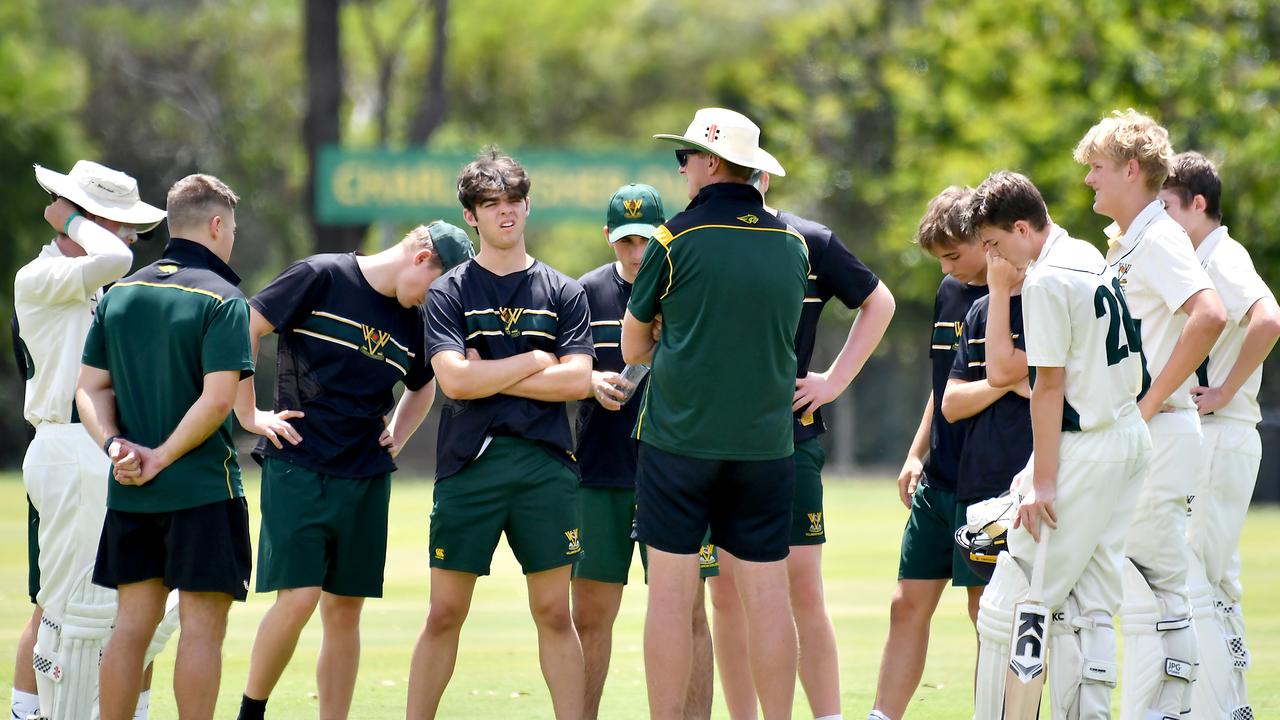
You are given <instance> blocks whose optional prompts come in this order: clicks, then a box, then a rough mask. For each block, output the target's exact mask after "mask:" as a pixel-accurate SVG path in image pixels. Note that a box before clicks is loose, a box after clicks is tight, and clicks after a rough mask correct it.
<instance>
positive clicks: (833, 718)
mask: <svg viewBox="0 0 1280 720" xmlns="http://www.w3.org/2000/svg"><path fill="white" fill-rule="evenodd" d="M814 720H844V715H841V714H840V713H836V714H835V715H823V716H822V717H820V718H814Z"/></svg>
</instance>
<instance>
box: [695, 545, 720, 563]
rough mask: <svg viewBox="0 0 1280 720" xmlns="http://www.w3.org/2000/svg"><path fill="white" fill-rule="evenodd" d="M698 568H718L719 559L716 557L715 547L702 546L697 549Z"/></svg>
mask: <svg viewBox="0 0 1280 720" xmlns="http://www.w3.org/2000/svg"><path fill="white" fill-rule="evenodd" d="M698 566H699V567H704V568H714V567H720V558H719V557H718V556H717V555H716V546H715V545H703V546H702V547H700V548H698Z"/></svg>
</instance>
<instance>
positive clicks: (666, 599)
mask: <svg viewBox="0 0 1280 720" xmlns="http://www.w3.org/2000/svg"><path fill="white" fill-rule="evenodd" d="M648 552H649V604H648V609H647V611H646V612H645V619H644V670H645V679H646V681H647V683H648V690H649V717H650V718H652V720H684V705H685V700H686V699H687V697H688V692H689V674H690V669H691V668H692V666H693V633H692V632H691V628H692V624H691V619H692V617H693V606H694V602H695V600H696V596H697V594H698V591H699V590H700V587H699V584H700V582H701V581H700V580H699V579H698V555H697V553H693V554H690V555H676V554H673V553H667V552H662V551H661V550H657V549H655V548H652V547H650V548H649V550H648Z"/></svg>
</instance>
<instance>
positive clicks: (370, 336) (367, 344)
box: [360, 325, 391, 360]
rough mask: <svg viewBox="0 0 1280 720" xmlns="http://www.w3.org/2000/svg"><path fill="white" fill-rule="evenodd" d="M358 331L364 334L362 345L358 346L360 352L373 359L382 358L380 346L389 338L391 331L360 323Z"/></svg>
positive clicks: (384, 345) (382, 346)
mask: <svg viewBox="0 0 1280 720" xmlns="http://www.w3.org/2000/svg"><path fill="white" fill-rule="evenodd" d="M360 332H361V333H362V334H363V335H364V347H362V348H360V353H361V354H362V355H367V356H368V357H371V358H373V359H375V360H382V359H384V358H385V356H384V355H383V354H382V348H384V347H386V344H387V342H388V341H389V340H391V333H389V332H387V331H385V330H379V329H377V328H371V327H369V326H368V325H361V326H360Z"/></svg>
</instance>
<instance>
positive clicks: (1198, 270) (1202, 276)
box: [1107, 200, 1213, 409]
mask: <svg viewBox="0 0 1280 720" xmlns="http://www.w3.org/2000/svg"><path fill="white" fill-rule="evenodd" d="M1117 232H1118V228H1117V227H1116V225H1114V224H1112V225H1111V227H1109V228H1107V234H1108V235H1109V236H1111V241H1110V242H1109V243H1108V249H1107V263H1108V264H1110V265H1111V268H1112V270H1114V271H1115V274H1116V277H1117V278H1119V279H1120V286H1121V287H1122V288H1124V295H1125V298H1126V300H1128V303H1129V312H1130V313H1131V314H1132V315H1133V319H1134V321H1136V322H1137V323H1139V330H1140V331H1141V333H1142V351H1143V354H1144V355H1145V356H1146V359H1147V372H1148V373H1149V374H1150V375H1151V378H1152V380H1154V379H1155V378H1157V377H1159V376H1160V371H1161V370H1164V366H1165V364H1166V363H1168V362H1169V356H1170V355H1171V354H1173V347H1174V345H1176V344H1177V343H1178V336H1179V335H1181V334H1182V328H1183V326H1184V325H1186V324H1187V316H1186V314H1185V313H1182V312H1180V311H1179V310H1180V308H1181V307H1182V305H1183V303H1185V302H1186V301H1187V300H1188V299H1189V298H1190V297H1191V296H1192V295H1195V294H1196V293H1198V292H1200V291H1201V290H1206V289H1209V290H1211V289H1213V283H1212V282H1211V281H1210V280H1209V275H1208V274H1207V273H1205V271H1204V268H1202V267H1200V263H1199V262H1198V261H1197V260H1196V254H1195V250H1194V249H1193V248H1192V246H1191V238H1189V237H1187V232H1186V231H1185V230H1183V229H1182V226H1181V225H1179V224H1178V223H1177V221H1176V220H1174V219H1173V218H1171V217H1169V213H1167V212H1165V210H1164V204H1163V203H1161V202H1160V201H1159V200H1153V201H1152V202H1151V204H1150V205H1148V206H1147V207H1146V208H1144V209H1143V210H1142V212H1140V213H1138V216H1137V217H1136V218H1134V219H1133V223H1132V224H1131V225H1129V231H1128V232H1126V233H1125V234H1123V235H1118V234H1116V233H1117ZM1194 379H1195V374H1194V373H1192V375H1191V377H1188V378H1187V379H1186V380H1185V381H1184V382H1183V383H1182V385H1180V386H1179V387H1178V389H1176V390H1174V391H1173V394H1172V395H1171V396H1169V397H1168V398H1165V399H1164V403H1165V404H1167V405H1171V406H1173V407H1175V408H1181V409H1194V408H1195V402H1194V401H1193V400H1192V399H1191V387H1192V383H1193V381H1194Z"/></svg>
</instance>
